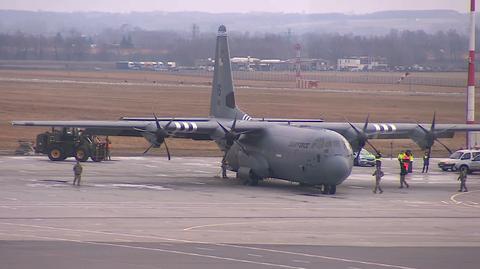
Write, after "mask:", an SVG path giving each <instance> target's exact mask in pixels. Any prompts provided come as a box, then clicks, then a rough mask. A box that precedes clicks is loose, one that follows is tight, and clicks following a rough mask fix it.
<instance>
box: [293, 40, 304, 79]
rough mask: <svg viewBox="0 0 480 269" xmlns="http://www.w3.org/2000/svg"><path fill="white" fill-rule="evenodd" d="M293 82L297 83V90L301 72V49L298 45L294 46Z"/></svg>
mask: <svg viewBox="0 0 480 269" xmlns="http://www.w3.org/2000/svg"><path fill="white" fill-rule="evenodd" d="M294 48H295V54H296V55H295V80H296V81H297V88H300V80H301V79H302V75H301V74H300V72H301V63H300V62H301V58H300V57H301V49H302V47H301V46H300V44H298V43H297V44H295V47H294Z"/></svg>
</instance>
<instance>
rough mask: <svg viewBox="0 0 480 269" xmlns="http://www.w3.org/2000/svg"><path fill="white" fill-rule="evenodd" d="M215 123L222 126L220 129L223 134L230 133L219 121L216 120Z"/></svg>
mask: <svg viewBox="0 0 480 269" xmlns="http://www.w3.org/2000/svg"><path fill="white" fill-rule="evenodd" d="M217 123H218V125H219V126H220V128H222V130H223V132H224V133H225V134H228V133H230V131H229V130H228V129H227V128H225V126H223V125H222V124H221V123H220V122H218V121H217Z"/></svg>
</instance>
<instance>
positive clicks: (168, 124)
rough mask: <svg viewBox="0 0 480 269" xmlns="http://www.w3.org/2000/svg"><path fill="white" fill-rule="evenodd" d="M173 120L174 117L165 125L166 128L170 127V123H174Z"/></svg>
mask: <svg viewBox="0 0 480 269" xmlns="http://www.w3.org/2000/svg"><path fill="white" fill-rule="evenodd" d="M172 122H173V119H171V120H170V121H169V122H168V123H167V125H165V127H164V129H168V127H169V126H170V124H172Z"/></svg>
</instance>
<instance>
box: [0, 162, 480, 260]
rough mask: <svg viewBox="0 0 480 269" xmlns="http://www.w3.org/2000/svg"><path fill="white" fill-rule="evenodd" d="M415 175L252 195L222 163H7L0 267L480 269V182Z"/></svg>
mask: <svg viewBox="0 0 480 269" xmlns="http://www.w3.org/2000/svg"><path fill="white" fill-rule="evenodd" d="M436 161H437V160H433V161H432V164H431V167H430V170H431V171H430V173H428V174H422V173H420V170H421V167H420V165H421V164H420V163H419V162H416V163H415V166H416V167H415V168H414V172H413V174H410V175H408V176H407V181H408V182H409V183H410V188H409V189H405V188H404V189H399V188H398V186H399V175H398V173H399V168H398V162H397V161H396V160H390V159H388V158H387V159H384V171H385V177H384V179H383V181H382V187H383V189H384V193H383V194H373V193H372V186H373V177H372V175H371V174H372V172H373V168H368V167H355V168H354V170H353V172H352V175H351V176H350V178H349V179H347V180H346V181H345V182H344V183H343V184H342V185H340V186H339V187H338V188H337V194H336V195H322V194H321V193H320V191H319V190H318V189H317V188H314V187H308V186H300V185H299V184H297V183H290V182H286V181H281V180H273V179H268V180H265V181H262V182H261V183H260V185H259V186H256V187H252V186H245V185H243V182H242V181H240V180H238V179H235V178H234V174H233V173H229V176H230V179H221V178H219V177H218V175H219V174H220V168H219V167H220V158H193V157H192V158H179V157H174V158H173V159H172V160H171V161H168V160H166V158H161V157H114V160H113V161H107V162H102V163H93V162H87V163H84V164H83V165H84V175H83V177H82V185H81V186H79V187H78V186H72V180H73V171H72V168H73V164H74V161H73V160H67V161H64V162H51V161H48V159H47V158H46V157H44V156H33V157H32V156H25V157H23V156H22V157H19V156H18V157H17V156H15V157H14V156H3V157H0V261H1V262H0V268H9V269H17V268H70V269H75V268H89V269H96V268H118V269H123V268H188V269H190V268H329V269H330V268H334V269H335V268H345V269H359V268H361V269H364V268H397V269H411V268H418V269H420V268H462V269H468V268H472V269H473V268H475V269H477V268H479V264H480V255H478V254H479V253H480V229H479V227H480V175H478V174H473V175H470V176H469V177H468V181H467V185H468V187H469V190H470V191H469V192H466V193H465V192H462V193H460V192H457V189H458V187H459V182H458V181H456V178H457V176H458V174H456V173H452V172H442V171H440V169H439V168H438V167H436Z"/></svg>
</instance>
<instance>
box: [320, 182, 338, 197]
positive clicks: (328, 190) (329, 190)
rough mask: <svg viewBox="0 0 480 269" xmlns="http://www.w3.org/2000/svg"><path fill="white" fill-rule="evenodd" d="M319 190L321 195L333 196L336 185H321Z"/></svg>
mask: <svg viewBox="0 0 480 269" xmlns="http://www.w3.org/2000/svg"><path fill="white" fill-rule="evenodd" d="M321 190H322V194H330V195H333V194H335V193H337V185H327V184H322V185H321Z"/></svg>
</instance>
